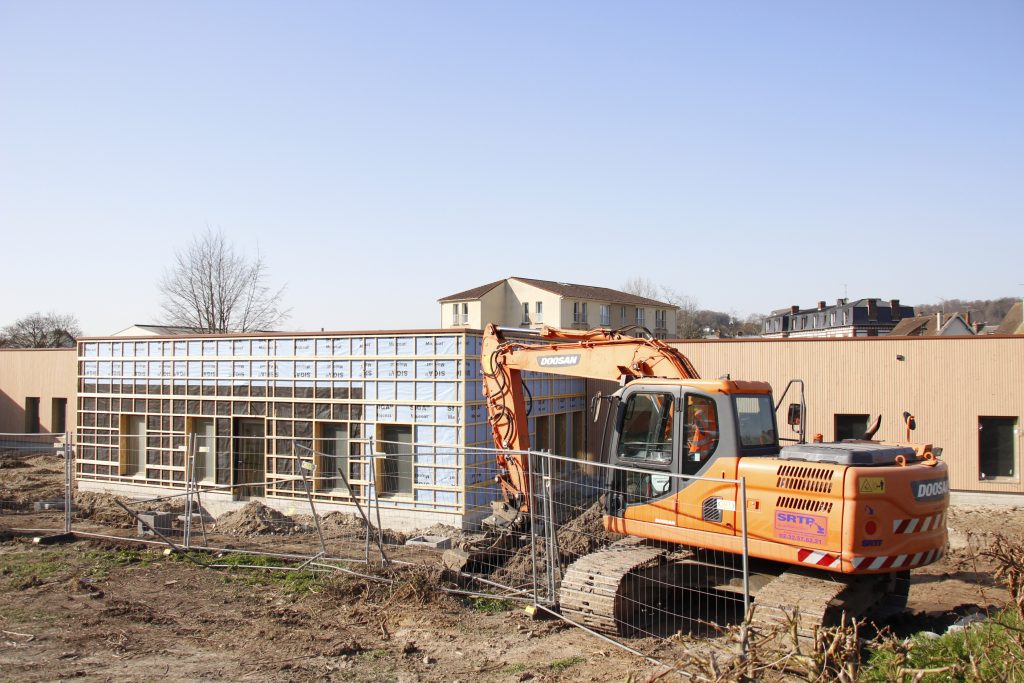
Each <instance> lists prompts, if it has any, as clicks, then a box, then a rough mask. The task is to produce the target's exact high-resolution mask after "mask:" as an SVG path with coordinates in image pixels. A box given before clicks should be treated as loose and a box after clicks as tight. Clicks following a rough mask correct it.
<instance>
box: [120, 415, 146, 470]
mask: <svg viewBox="0 0 1024 683" xmlns="http://www.w3.org/2000/svg"><path fill="white" fill-rule="evenodd" d="M119 446H120V447H119V449H118V450H119V451H120V452H119V454H118V474H120V475H121V476H122V477H144V476H146V416H145V415H122V416H121V425H120V434H119Z"/></svg>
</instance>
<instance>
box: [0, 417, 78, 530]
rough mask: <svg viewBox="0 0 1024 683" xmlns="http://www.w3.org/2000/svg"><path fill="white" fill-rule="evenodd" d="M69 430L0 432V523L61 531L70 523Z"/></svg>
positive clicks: (9, 525)
mask: <svg viewBox="0 0 1024 683" xmlns="http://www.w3.org/2000/svg"><path fill="white" fill-rule="evenodd" d="M70 452H71V440H70V435H68V434H2V435H0V524H2V525H5V526H8V527H21V528H27V529H33V530H38V531H43V532H45V531H51V532H63V531H66V530H68V528H69V524H70V517H69V513H70V509H69V507H68V506H67V505H66V504H65V501H66V500H67V499H68V498H70V496H71V487H72V479H71V470H70V467H68V463H69V462H70V457H69V455H70Z"/></svg>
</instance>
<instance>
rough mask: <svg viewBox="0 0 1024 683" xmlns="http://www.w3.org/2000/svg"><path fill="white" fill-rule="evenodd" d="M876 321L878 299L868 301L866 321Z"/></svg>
mask: <svg viewBox="0 0 1024 683" xmlns="http://www.w3.org/2000/svg"><path fill="white" fill-rule="evenodd" d="M877 320H878V299H868V321H869V322H875V321H877Z"/></svg>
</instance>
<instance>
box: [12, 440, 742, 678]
mask: <svg viewBox="0 0 1024 683" xmlns="http://www.w3.org/2000/svg"><path fill="white" fill-rule="evenodd" d="M241 426H242V427H243V428H244V425H241ZM152 431H153V430H149V431H147V430H146V425H143V424H139V425H132V424H122V425H120V428H119V432H118V433H117V434H115V435H111V436H109V437H104V439H97V438H96V437H92V438H91V439H90V440H89V441H81V442H77V443H75V444H74V445H75V452H76V453H77V457H76V458H72V457H71V456H72V448H71V444H72V439H70V438H69V437H63V436H61V435H57V436H55V435H40V436H33V437H22V436H17V435H7V436H5V437H2V438H0V446H2V447H0V464H2V467H0V475H2V478H0V484H2V486H3V488H2V489H0V523H3V524H4V525H6V526H8V527H15V528H32V529H40V530H49V531H53V532H59V531H63V530H65V529H67V528H70V529H72V530H74V531H75V532H78V533H82V534H85V535H91V536H98V537H113V538H119V539H125V540H132V541H138V540H149V541H151V542H157V543H162V544H168V545H171V546H173V547H175V548H178V549H184V550H188V549H194V550H208V551H214V552H213V554H212V555H204V556H203V560H202V561H203V562H204V563H211V564H212V565H213V566H248V565H259V566H265V564H266V563H265V562H264V561H261V560H257V559H255V556H259V555H262V556H268V557H276V558H279V559H285V560H292V561H293V563H301V564H302V565H303V566H311V567H313V568H316V569H321V570H323V569H329V568H331V567H347V566H349V565H371V564H385V563H392V562H394V563H399V564H404V563H416V564H422V565H427V566H430V567H440V566H443V567H445V568H446V569H447V574H448V578H449V579H454V580H455V581H457V582H458V583H459V585H460V586H461V588H462V589H463V590H465V591H469V592H474V593H483V592H486V593H488V594H492V595H496V596H499V597H504V598H510V599H516V600H521V601H525V602H528V603H532V604H533V605H534V607H535V608H536V609H539V610H542V611H548V612H550V613H552V614H555V615H557V616H559V617H560V618H562V619H565V620H566V621H568V622H570V623H572V624H575V625H577V626H579V627H581V628H584V629H586V630H588V631H590V632H592V633H594V634H596V635H598V636H600V637H602V638H605V639H608V640H610V641H612V642H614V643H616V644H617V645H619V646H621V647H624V648H626V649H629V650H631V651H634V652H637V653H639V654H642V655H644V656H647V657H649V658H654V659H656V660H659V661H671V659H672V657H673V654H672V652H673V647H674V644H675V643H677V642H678V641H679V640H680V639H681V638H686V639H692V638H694V637H697V638H701V637H705V636H708V635H716V634H717V633H718V632H719V629H720V628H721V627H722V626H724V625H727V624H731V623H736V622H738V621H740V620H742V618H743V616H744V614H745V612H746V606H748V605H749V590H748V582H749V579H748V576H749V575H748V561H747V557H746V553H745V551H744V549H745V547H746V524H745V518H744V511H745V509H746V497H745V491H744V488H743V483H742V482H740V481H735V480H728V479H710V478H700V477H688V476H685V475H679V474H673V473H670V472H666V471H664V470H655V469H644V468H641V467H622V466H612V465H606V464H601V463H595V462H589V461H581V460H577V459H573V458H569V457H563V456H558V455H554V454H549V453H536V452H529V453H509V452H500V451H495V450H494V449H486V448H464V447H454V446H451V445H439V444H433V443H418V442H414V441H412V439H411V435H408V434H402V433H401V432H398V431H395V432H394V433H390V432H386V433H385V435H386V436H389V437H392V438H389V439H387V440H385V439H380V440H375V439H374V438H359V437H358V436H357V435H353V434H339V433H324V434H320V433H317V434H315V435H314V437H315V438H307V437H306V436H305V435H303V436H302V437H299V438H297V437H296V436H295V435H294V434H287V435H285V434H271V435H267V434H262V433H251V434H244V433H243V434H241V435H239V434H231V433H228V434H218V433H217V432H216V431H215V430H213V429H212V428H211V429H206V430H204V429H196V430H194V431H193V432H191V433H182V434H171V433H168V434H161V433H156V434H154V433H152ZM240 431H243V432H244V429H242V430H240ZM510 473H514V474H515V476H511V474H510ZM73 475H77V476H75V477H73ZM510 479H516V480H518V481H519V482H520V484H519V486H525V487H526V488H528V489H529V495H527V496H525V497H523V498H521V499H518V500H514V501H513V502H512V504H511V505H504V504H502V502H501V501H502V500H503V488H504V489H506V490H507V491H512V490H513V487H509V486H508V485H507V484H508V482H509V481H510ZM73 485H74V486H73ZM72 488H73V489H74V490H73V493H72ZM68 493H72V496H73V506H72V507H71V509H70V511H66V510H65V506H64V505H63V500H64V498H65V496H66V495H67V494H68ZM41 500H49V501H51V503H52V504H51V505H50V507H49V508H48V509H46V506H40V507H41V509H39V510H38V511H37V510H36V509H35V508H36V506H35V503H37V502H39V501H41ZM53 501H56V503H54V502H53ZM65 515H67V518H66V519H65ZM439 520H442V521H439ZM443 520H448V523H447V524H446V523H445V522H444V521H443ZM452 521H454V522H455V525H451V522H452ZM725 538H728V539H731V541H732V542H731V543H723V542H722V539H725ZM448 587H450V584H448Z"/></svg>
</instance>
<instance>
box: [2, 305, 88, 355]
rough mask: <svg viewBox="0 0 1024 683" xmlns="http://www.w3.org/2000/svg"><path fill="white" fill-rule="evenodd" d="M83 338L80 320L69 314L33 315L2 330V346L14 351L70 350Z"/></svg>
mask: <svg viewBox="0 0 1024 683" xmlns="http://www.w3.org/2000/svg"><path fill="white" fill-rule="evenodd" d="M80 336H82V330H81V328H79V326H78V319H77V318H76V317H75V316H73V315H71V314H70V313H69V314H58V313H52V312H51V313H46V314H45V315H44V314H42V313H33V314H31V315H27V316H25V317H24V318H20V319H18V320H16V321H14V322H13V323H11V324H10V325H8V326H7V327H5V328H3V329H2V330H0V346H2V347H6V348H12V349H57V348H70V347H73V346H74V345H75V339H76V338H77V337H80Z"/></svg>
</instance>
